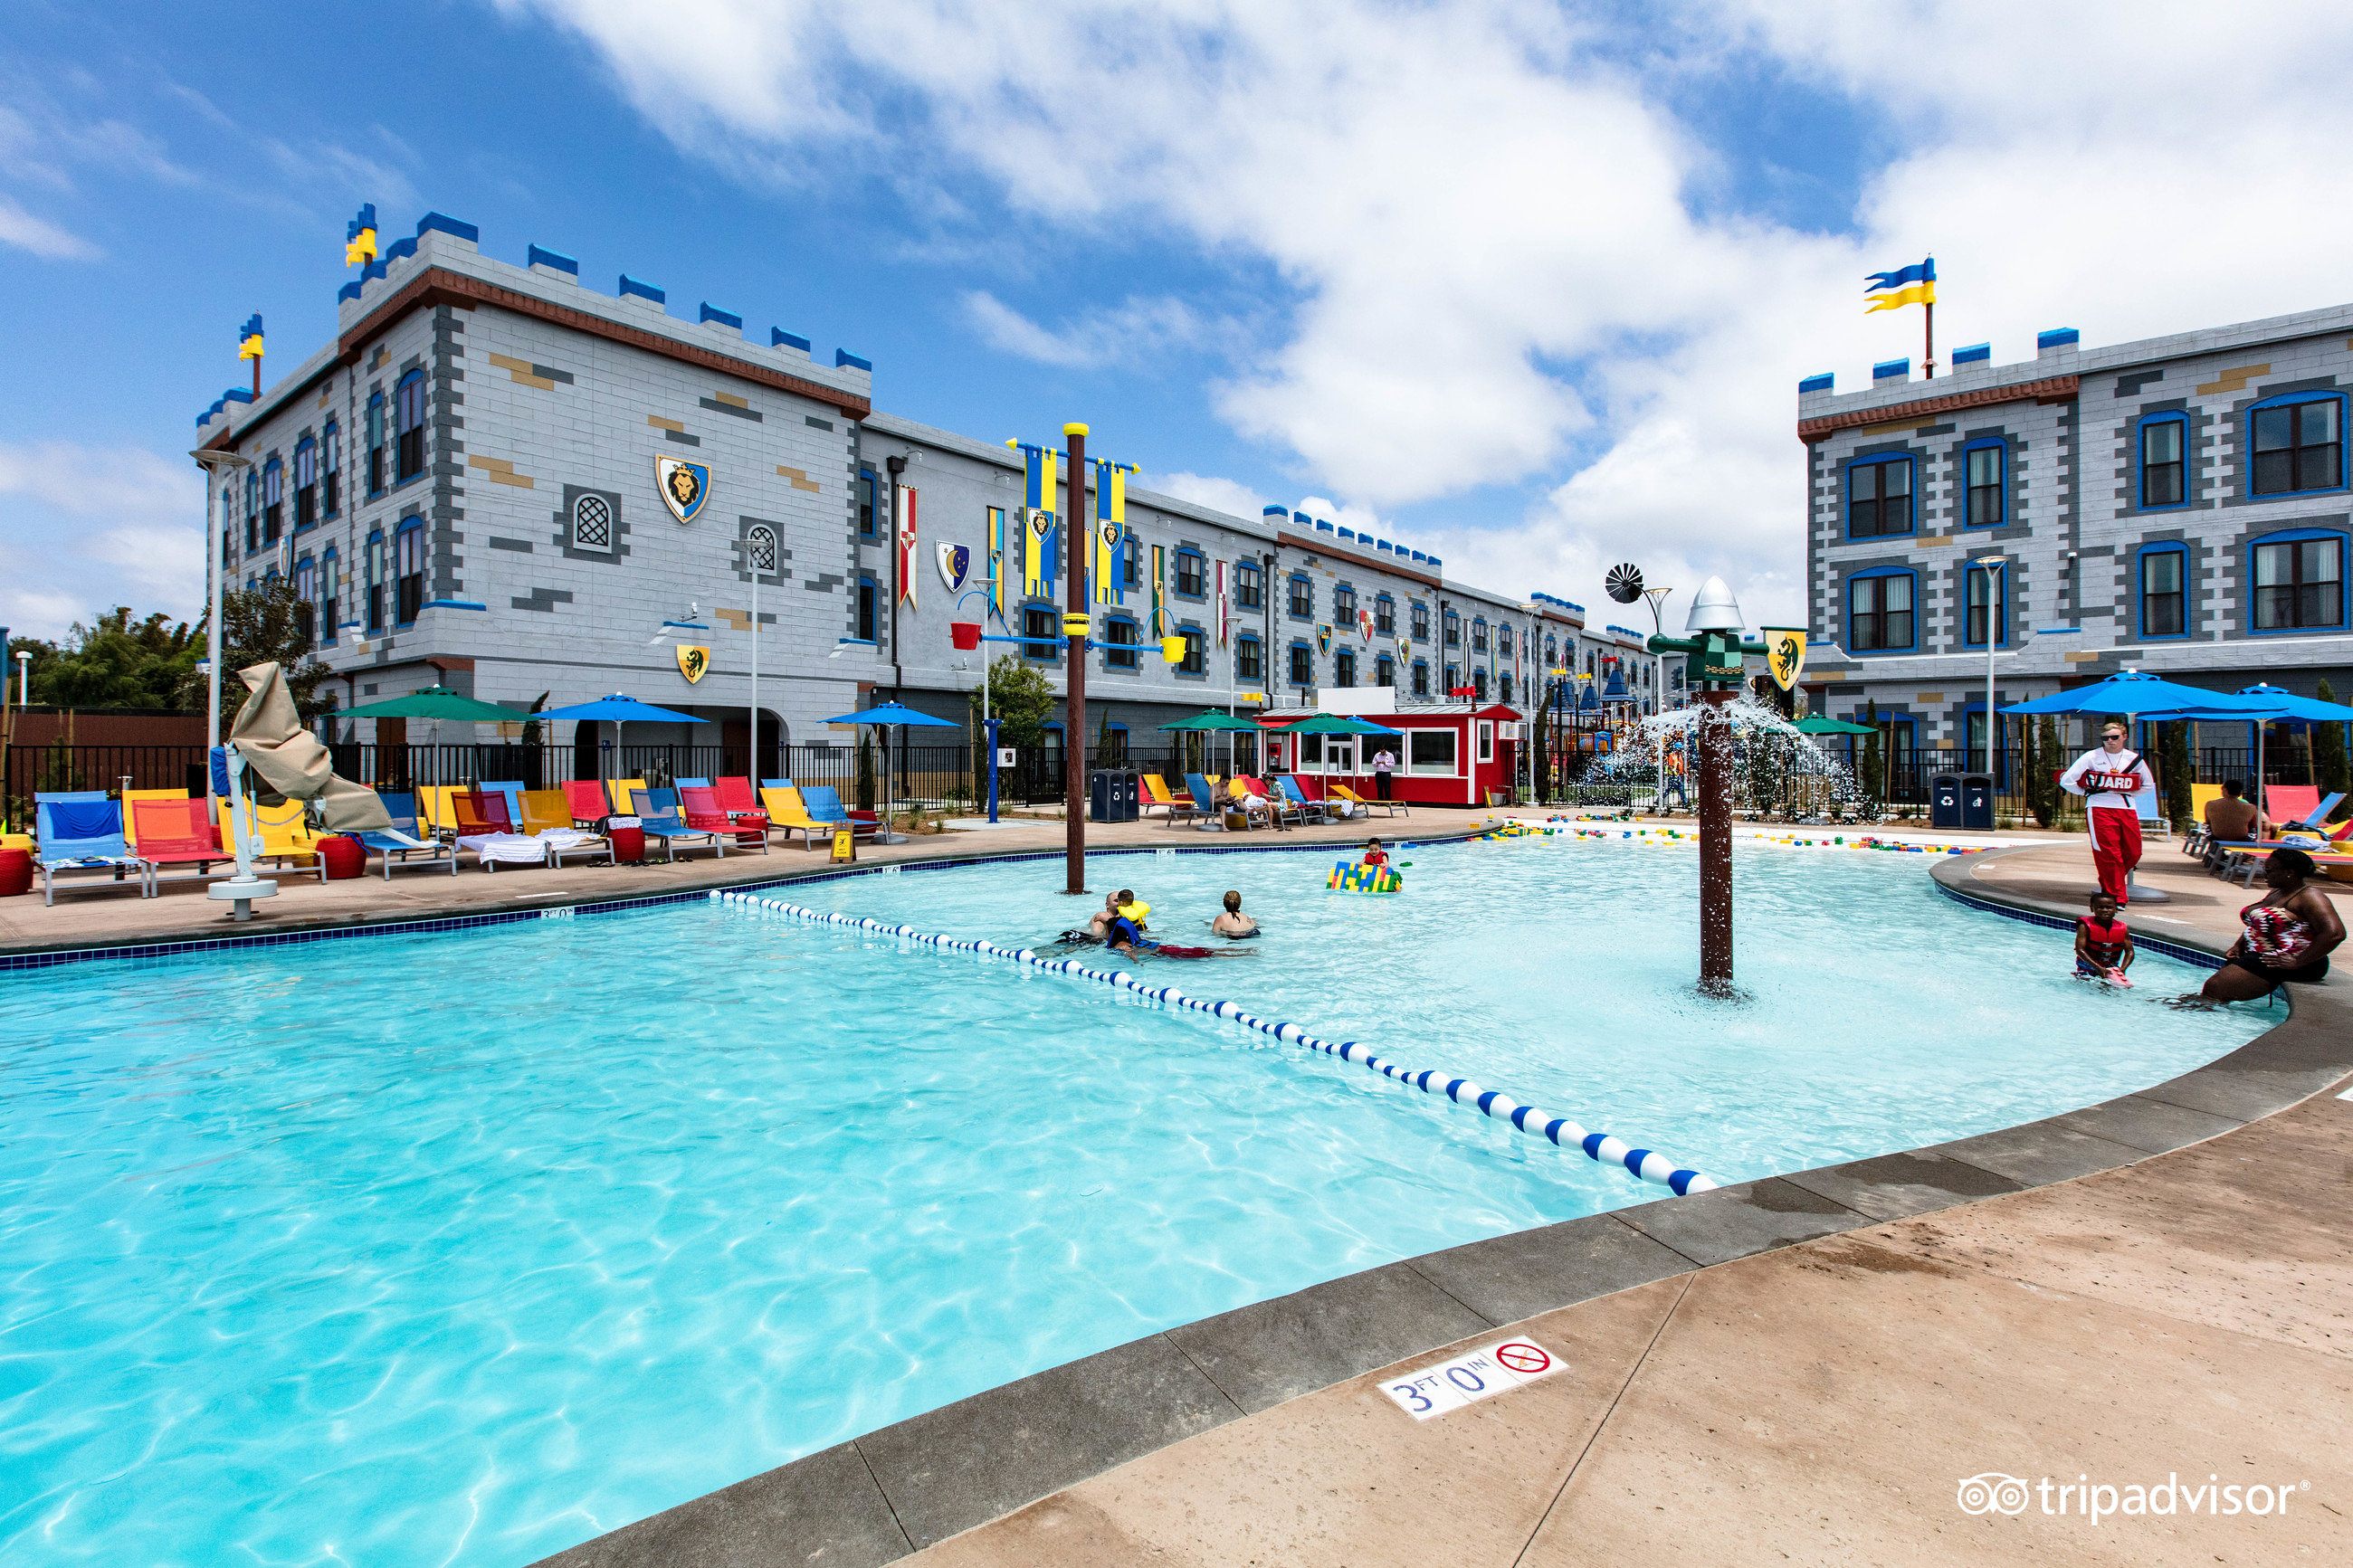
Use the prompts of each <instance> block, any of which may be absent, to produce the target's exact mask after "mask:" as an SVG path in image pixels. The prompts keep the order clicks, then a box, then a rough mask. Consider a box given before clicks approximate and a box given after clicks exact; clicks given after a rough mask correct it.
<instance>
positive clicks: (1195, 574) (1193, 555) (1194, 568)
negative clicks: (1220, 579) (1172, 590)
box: [1176, 550, 1209, 599]
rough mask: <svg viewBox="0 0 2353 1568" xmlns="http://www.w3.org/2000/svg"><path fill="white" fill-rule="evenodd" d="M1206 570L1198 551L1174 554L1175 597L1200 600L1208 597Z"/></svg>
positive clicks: (1181, 551) (1184, 551)
mask: <svg viewBox="0 0 2353 1568" xmlns="http://www.w3.org/2000/svg"><path fill="white" fill-rule="evenodd" d="M1208 576H1209V574H1208V566H1207V564H1206V563H1204V562H1203V560H1202V558H1201V552H1199V551H1198V550H1179V551H1178V552H1176V596H1177V597H1178V598H1180V599H1201V598H1206V597H1208V592H1209V588H1208Z"/></svg>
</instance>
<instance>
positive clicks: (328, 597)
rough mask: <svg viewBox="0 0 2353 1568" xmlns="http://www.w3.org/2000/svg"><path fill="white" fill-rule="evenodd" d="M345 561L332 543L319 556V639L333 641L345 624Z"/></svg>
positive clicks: (323, 641) (325, 641)
mask: <svg viewBox="0 0 2353 1568" xmlns="http://www.w3.org/2000/svg"><path fill="white" fill-rule="evenodd" d="M319 595H320V603H319V640H320V641H321V642H322V643H332V642H333V641H335V640H336V639H337V638H338V637H340V636H341V634H342V631H343V556H342V554H341V552H338V551H337V550H336V549H335V547H334V546H333V545H332V544H330V545H329V546H327V548H326V551H325V552H324V553H322V555H321V556H320V557H319Z"/></svg>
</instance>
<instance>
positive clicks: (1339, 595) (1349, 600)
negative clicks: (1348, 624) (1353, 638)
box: [1332, 583, 1356, 622]
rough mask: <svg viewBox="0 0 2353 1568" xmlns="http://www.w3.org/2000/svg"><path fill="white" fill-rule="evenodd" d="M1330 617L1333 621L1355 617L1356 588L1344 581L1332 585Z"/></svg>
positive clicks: (1348, 619) (1350, 619)
mask: <svg viewBox="0 0 2353 1568" xmlns="http://www.w3.org/2000/svg"><path fill="white" fill-rule="evenodd" d="M1332 618H1333V620H1334V621H1335V622H1339V621H1353V620H1355V619H1356V589H1355V588H1354V587H1352V586H1350V585H1349V584H1345V583H1335V584H1333V586H1332Z"/></svg>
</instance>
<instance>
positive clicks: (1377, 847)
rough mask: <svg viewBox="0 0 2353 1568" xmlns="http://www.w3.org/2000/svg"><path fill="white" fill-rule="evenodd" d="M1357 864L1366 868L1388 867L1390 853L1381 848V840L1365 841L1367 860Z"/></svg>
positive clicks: (1371, 839)
mask: <svg viewBox="0 0 2353 1568" xmlns="http://www.w3.org/2000/svg"><path fill="white" fill-rule="evenodd" d="M1357 863H1358V864H1359V865H1364V866H1386V865H1388V863H1389V852H1388V850H1386V849H1384V848H1382V847H1381V841H1380V840H1379V839H1377V838H1369V839H1366V841H1365V858H1363V859H1362V860H1361V861H1359V862H1357Z"/></svg>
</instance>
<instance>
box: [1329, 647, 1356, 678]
mask: <svg viewBox="0 0 2353 1568" xmlns="http://www.w3.org/2000/svg"><path fill="white" fill-rule="evenodd" d="M1332 684H1333V685H1335V686H1339V687H1348V686H1354V685H1356V655H1355V654H1354V653H1352V652H1350V651H1349V650H1348V649H1346V648H1345V647H1344V648H1341V649H1340V650H1339V651H1337V652H1336V653H1335V654H1333V656H1332Z"/></svg>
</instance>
